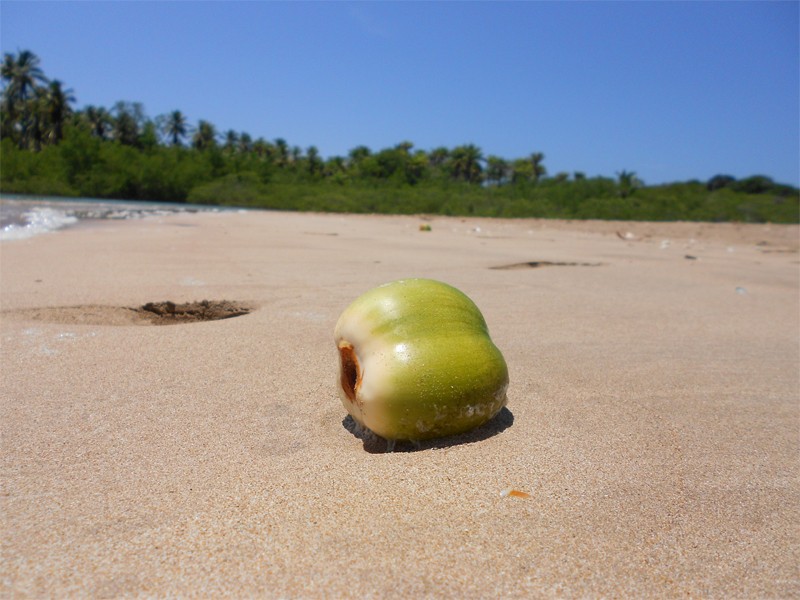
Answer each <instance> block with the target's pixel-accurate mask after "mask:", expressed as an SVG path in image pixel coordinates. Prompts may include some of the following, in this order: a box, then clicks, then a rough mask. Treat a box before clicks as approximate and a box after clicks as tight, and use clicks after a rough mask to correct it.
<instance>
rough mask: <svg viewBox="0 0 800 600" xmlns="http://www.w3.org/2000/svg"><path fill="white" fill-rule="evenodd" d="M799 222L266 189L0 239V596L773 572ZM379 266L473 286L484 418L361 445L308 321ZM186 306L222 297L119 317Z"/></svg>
mask: <svg viewBox="0 0 800 600" xmlns="http://www.w3.org/2000/svg"><path fill="white" fill-rule="evenodd" d="M421 224H429V225H430V226H431V231H429V232H428V231H420V228H419V226H420V225H421ZM798 246H800V230H799V229H798V227H796V226H775V225H753V226H746V225H709V224H689V223H668V224H653V223H604V222H571V223H570V222H563V221H538V220H536V221H533V220H519V221H511V220H498V221H493V220H488V219H459V218H440V217H434V218H420V217H377V216H354V215H318V214H288V213H248V214H194V215H175V216H170V217H163V218H151V219H144V220H140V221H126V222H108V223H107V224H104V225H102V226H97V227H92V228H76V229H73V230H64V231H60V232H57V233H54V234H48V235H41V236H37V237H34V238H31V239H27V240H19V241H9V242H3V243H2V244H0V310H1V311H2V312H0V342H1V345H0V353H1V354H0V356H1V358H2V369H1V370H0V371H1V375H0V378H1V380H0V424H1V426H2V442H1V443H2V452H1V456H0V458H1V460H2V462H0V479H1V480H2V495H0V510H1V511H2V530H1V531H0V544H2V567H1V568H2V572H1V573H0V586H2V587H0V590H2V595H3V596H5V597H12V598H17V597H19V598H25V597H98V598H112V597H114V598H116V597H165V596H173V597H174V596H178V597H233V598H243V597H257V596H261V597H280V598H318V597H327V598H356V597H358V598H362V597H425V598H428V597H430V598H451V597H460V598H486V597H519V598H529V597H542V596H556V595H560V596H565V597H601V596H606V597H703V598H731V597H739V598H754V597H779V598H788V597H797V596H800V566H799V565H800V544H798V542H799V541H800V527H798V525H799V524H800V495H799V494H798V492H800V452H799V451H800V371H799V365H800V294H799V293H798V292H800V255H799V254H798ZM404 277H431V278H435V279H440V280H443V281H446V282H448V283H450V284H452V285H455V286H456V287H458V288H460V289H461V290H462V291H464V292H465V293H467V294H468V295H469V296H470V297H471V298H472V299H473V300H474V301H475V302H476V303H477V305H478V306H479V307H480V308H481V310H482V311H483V314H484V317H485V318H486V321H487V323H488V325H489V329H490V332H491V335H492V338H493V340H494V341H495V343H496V344H497V346H498V347H499V348H500V349H501V350H502V352H503V354H504V355H505V358H506V360H507V362H508V366H509V372H510V378H511V386H510V388H509V404H508V409H507V410H506V411H503V412H502V413H501V414H500V415H499V417H498V418H497V419H495V421H493V422H491V423H489V424H488V425H486V426H485V427H483V428H481V429H479V430H476V431H475V432H472V433H471V434H466V435H464V436H460V437H458V438H453V439H446V440H440V441H437V442H428V443H424V444H423V445H422V448H421V449H420V450H414V449H413V448H412V447H411V446H404V445H398V451H396V452H393V453H385V452H384V449H385V444H382V442H381V440H375V439H371V438H361V437H358V436H357V435H356V434H355V432H354V428H353V427H352V423H351V422H350V421H349V420H348V419H347V418H346V416H347V413H346V411H345V409H344V408H343V407H342V405H341V403H340V401H339V400H338V397H337V394H336V390H335V386H334V381H335V377H336V370H337V358H336V351H335V348H334V345H333V339H332V338H333V326H334V324H335V322H336V319H337V317H338V315H339V313H340V312H341V311H342V310H343V309H344V308H345V307H346V306H347V305H348V304H349V303H350V302H351V301H352V300H353V299H355V298H356V297H357V296H358V295H360V294H361V293H363V292H364V291H366V290H368V289H370V288H372V287H374V286H376V285H378V284H381V283H384V282H387V281H391V280H394V279H399V278H404ZM202 300H209V301H212V302H213V301H227V302H229V303H232V304H231V305H232V306H234V307H244V308H245V309H246V310H243V311H242V314H240V315H238V316H236V315H229V316H231V318H225V319H222V320H213V321H197V320H193V319H183V320H178V321H176V322H175V323H174V324H171V325H169V326H156V325H155V324H154V321H153V318H151V317H150V316H148V318H139V316H137V314H138V313H136V311H137V310H141V308H142V307H143V306H145V305H147V304H148V303H165V302H167V301H169V302H171V303H174V305H176V306H179V305H181V304H185V303H192V302H200V301H202ZM157 306H160V307H163V306H166V305H165V304H158V305H157ZM226 306H230V305H226ZM162 310H163V309H162ZM150 312H152V311H150ZM166 312H169V310H167V311H166ZM173 312H174V310H173ZM233 312H236V310H233ZM508 489H515V490H519V491H521V492H525V493H527V494H529V495H530V497H528V498H525V497H518V496H513V495H511V496H509V495H504V494H503V493H502V492H504V491H505V490H508Z"/></svg>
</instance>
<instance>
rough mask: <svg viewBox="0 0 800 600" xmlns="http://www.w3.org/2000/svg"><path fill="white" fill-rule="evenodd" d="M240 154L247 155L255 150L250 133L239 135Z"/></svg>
mask: <svg viewBox="0 0 800 600" xmlns="http://www.w3.org/2000/svg"><path fill="white" fill-rule="evenodd" d="M238 148H239V152H241V153H242V154H246V153H248V152H250V151H251V150H252V149H253V138H251V137H250V134H249V133H246V132H244V131H243V132H242V133H240V134H239V146H238Z"/></svg>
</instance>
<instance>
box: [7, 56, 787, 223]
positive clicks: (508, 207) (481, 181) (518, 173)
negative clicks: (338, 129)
mask: <svg viewBox="0 0 800 600" xmlns="http://www.w3.org/2000/svg"><path fill="white" fill-rule="evenodd" d="M2 80H3V91H2V104H0V159H1V160H2V172H1V173H0V191H2V192H7V193H23V194H42V195H57V196H82V197H93V198H112V199H113V198H116V199H138V200H159V201H167V202H192V203H201V204H226V205H235V206H245V207H258V208H272V209H282V210H313V211H336V212H361V213H402V214H417V213H430V214H444V215H474V216H489V217H548V218H569V219H589V218H593V219H626V220H627V219H631V220H649V221H663V220H670V221H671V220H695V221H742V222H774V223H797V222H800V191H798V189H797V188H794V187H791V186H787V185H781V184H777V183H775V182H773V181H772V179H770V178H769V177H766V176H763V175H755V176H753V177H748V178H745V179H740V180H737V179H735V178H734V177H731V176H729V175H716V176H714V177H712V178H711V179H710V180H709V181H708V182H707V183H701V182H698V181H689V182H681V183H672V184H668V185H656V186H647V185H645V184H644V183H643V182H642V181H640V180H639V179H638V178H637V177H636V173H634V172H631V171H627V170H623V171H620V172H618V173H617V174H616V177H614V178H610V177H586V176H585V175H584V174H582V173H579V172H576V173H574V174H572V175H570V174H568V173H556V174H555V175H553V176H548V174H547V169H546V168H545V166H544V158H545V156H544V154H542V153H541V152H534V153H531V154H530V155H529V156H527V157H524V158H517V159H511V160H509V159H505V158H502V157H499V156H494V155H489V156H486V157H484V155H483V152H482V150H481V149H480V148H479V147H477V146H475V145H473V144H466V145H462V146H457V147H455V148H444V147H440V148H434V149H432V150H430V151H425V150H419V149H414V145H413V143H411V142H407V141H404V142H401V143H399V144H397V145H396V146H394V147H391V148H385V149H382V150H379V151H377V152H373V151H372V150H371V149H370V148H368V147H366V146H358V147H356V148H353V149H352V150H351V151H350V152H349V154H348V156H334V157H331V158H327V159H323V158H322V157H321V156H320V154H319V151H318V150H317V148H316V147H314V146H311V147H309V148H307V149H305V150H302V149H301V148H299V147H297V146H290V145H289V144H288V143H287V142H286V140H284V139H281V138H277V139H275V140H272V141H268V140H265V139H263V138H258V139H256V140H253V139H252V138H251V136H250V135H248V134H247V133H239V132H235V131H227V132H224V133H223V134H222V135H220V134H218V132H217V131H216V128H215V127H214V125H213V124H211V123H209V122H208V121H203V120H201V121H199V122H198V124H197V126H196V127H192V126H191V125H190V124H189V122H188V120H187V118H186V117H185V116H184V115H183V113H182V112H181V111H179V110H174V111H172V112H170V113H169V114H166V115H161V116H158V117H156V118H155V119H150V118H149V117H147V115H146V114H145V111H144V108H143V107H142V105H141V104H137V103H129V102H118V103H117V104H115V105H114V106H113V107H112V108H111V109H110V110H108V109H105V108H103V107H95V106H86V107H85V108H83V109H82V110H74V109H73V108H72V106H71V105H72V104H74V102H75V99H74V97H73V95H72V91H71V90H69V89H65V88H64V87H63V84H62V83H61V82H59V81H57V80H52V81H51V80H48V79H47V78H46V77H45V76H44V74H43V72H42V70H41V69H40V67H39V59H38V58H37V57H36V55H35V54H33V53H32V52H29V51H23V52H20V53H19V54H18V55H12V54H6V55H5V57H4V61H3V64H2Z"/></svg>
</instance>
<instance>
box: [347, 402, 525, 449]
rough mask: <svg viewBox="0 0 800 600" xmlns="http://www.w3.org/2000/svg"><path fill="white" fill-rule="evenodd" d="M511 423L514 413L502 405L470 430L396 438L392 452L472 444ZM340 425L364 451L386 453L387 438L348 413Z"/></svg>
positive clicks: (507, 426)
mask: <svg viewBox="0 0 800 600" xmlns="http://www.w3.org/2000/svg"><path fill="white" fill-rule="evenodd" d="M513 424H514V414H513V413H512V412H511V411H510V410H508V407H505V406H504V407H503V408H502V409H500V412H499V413H497V414H496V415H495V416H494V417H493V418H492V419H491V420H490V421H487V422H486V423H484V424H483V425H481V426H480V427H477V428H475V429H473V430H472V431H467V432H466V433H461V434H459V435H451V436H448V437H444V438H437V439H434V440H423V441H421V442H417V443H414V442H410V441H408V440H397V442H396V443H395V446H394V450H393V452H422V451H424V450H432V449H436V448H450V447H451V446H460V445H462V444H474V443H475V442H480V441H483V440H486V439H489V438H490V437H494V436H495V435H497V434H499V433H502V432H503V431H505V430H506V429H508V428H509V427H511V426H512V425H513ZM342 427H344V428H345V429H346V430H347V431H349V432H350V433H351V434H352V435H353V437H356V438H358V439H360V440H361V442H362V444H363V445H364V450H365V451H366V452H369V453H370V454H385V453H387V451H388V442H387V440H385V439H384V438H382V437H380V436H379V435H376V434H374V433H372V432H371V431H370V430H368V429H365V428H363V427H361V425H359V424H358V423H357V422H356V421H355V419H353V417H351V416H350V415H347V416H346V417H345V418H344V419H342Z"/></svg>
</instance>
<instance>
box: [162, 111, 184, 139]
mask: <svg viewBox="0 0 800 600" xmlns="http://www.w3.org/2000/svg"><path fill="white" fill-rule="evenodd" d="M163 131H164V135H166V136H167V138H168V139H169V141H170V144H172V145H173V146H182V145H183V140H184V139H185V138H186V136H187V135H188V134H189V123H188V121H187V120H186V116H185V115H184V114H183V113H182V112H181V111H179V110H173V111H172V112H171V113H169V115H167V119H166V121H165V123H164V127H163Z"/></svg>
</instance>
